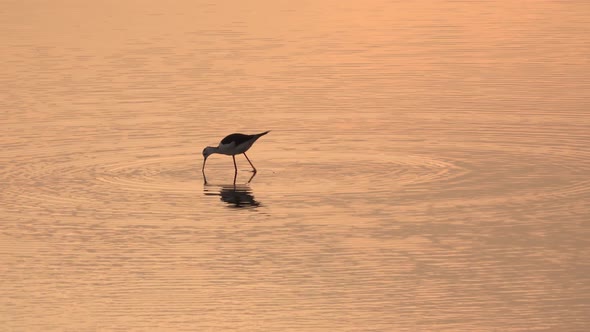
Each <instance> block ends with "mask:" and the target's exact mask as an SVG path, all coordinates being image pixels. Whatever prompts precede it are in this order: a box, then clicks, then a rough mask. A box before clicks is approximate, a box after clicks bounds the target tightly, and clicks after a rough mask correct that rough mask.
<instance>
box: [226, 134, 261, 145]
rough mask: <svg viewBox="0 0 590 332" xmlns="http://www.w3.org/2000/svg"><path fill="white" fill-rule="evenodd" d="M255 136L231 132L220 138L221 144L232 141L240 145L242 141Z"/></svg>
mask: <svg viewBox="0 0 590 332" xmlns="http://www.w3.org/2000/svg"><path fill="white" fill-rule="evenodd" d="M254 137H255V135H244V134H231V135H227V136H225V138H224V139H222V140H221V144H224V145H225V144H231V143H232V142H234V143H235V145H236V146H237V145H240V144H242V143H244V142H247V141H249V140H251V139H253V138H254Z"/></svg>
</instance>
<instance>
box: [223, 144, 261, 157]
mask: <svg viewBox="0 0 590 332" xmlns="http://www.w3.org/2000/svg"><path fill="white" fill-rule="evenodd" d="M252 143H254V142H244V143H242V144H240V145H238V146H236V145H235V143H234V142H232V143H230V144H220V145H219V150H218V151H219V153H221V154H226V155H234V154H240V153H244V152H246V151H248V149H249V148H250V147H251V146H252Z"/></svg>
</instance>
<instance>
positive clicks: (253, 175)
mask: <svg viewBox="0 0 590 332" xmlns="http://www.w3.org/2000/svg"><path fill="white" fill-rule="evenodd" d="M255 176H256V172H252V176H251V177H250V180H248V183H250V182H252V179H253V178H254V177H255Z"/></svg>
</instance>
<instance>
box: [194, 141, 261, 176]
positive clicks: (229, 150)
mask: <svg viewBox="0 0 590 332" xmlns="http://www.w3.org/2000/svg"><path fill="white" fill-rule="evenodd" d="M269 131H270V130H268V131H265V132H263V133H260V134H255V135H244V134H231V135H227V136H225V138H224V139H222V140H221V142H220V143H219V145H218V146H217V147H213V146H208V147H206V148H205V149H203V157H204V158H205V159H204V160H203V170H202V171H203V178H205V163H206V162H207V157H209V156H210V155H212V154H214V153H220V154H225V155H228V156H232V158H233V159H234V168H235V173H234V181H235V175H237V174H238V165H236V155H237V154H242V153H243V154H244V157H246V159H247V160H248V162H249V163H250V166H252V172H254V173H255V174H256V167H254V165H253V164H252V162H251V161H250V158H248V156H247V155H246V151H248V149H250V147H251V146H252V144H254V142H256V140H257V139H259V138H260V137H262V136H264V135H266V134H268V132H269ZM205 182H207V180H206V178H205Z"/></svg>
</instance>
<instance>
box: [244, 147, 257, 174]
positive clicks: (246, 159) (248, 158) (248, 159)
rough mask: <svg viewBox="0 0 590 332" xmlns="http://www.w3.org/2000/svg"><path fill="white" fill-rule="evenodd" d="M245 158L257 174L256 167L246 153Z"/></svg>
mask: <svg viewBox="0 0 590 332" xmlns="http://www.w3.org/2000/svg"><path fill="white" fill-rule="evenodd" d="M244 157H246V160H248V162H249V163H250V166H252V169H253V171H252V172H254V173H256V172H257V171H256V167H254V165H252V162H251V161H250V158H248V156H247V155H246V153H245V152H244Z"/></svg>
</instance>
